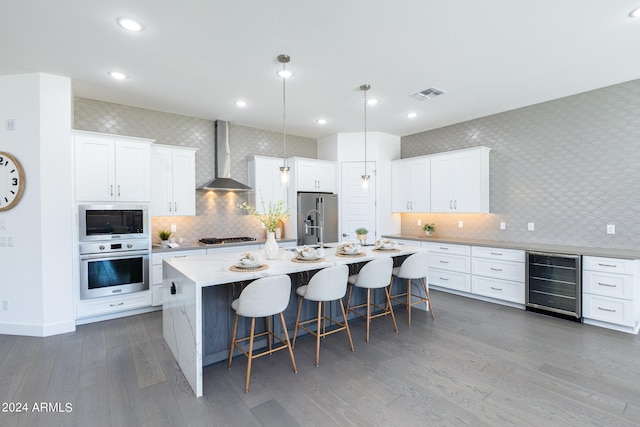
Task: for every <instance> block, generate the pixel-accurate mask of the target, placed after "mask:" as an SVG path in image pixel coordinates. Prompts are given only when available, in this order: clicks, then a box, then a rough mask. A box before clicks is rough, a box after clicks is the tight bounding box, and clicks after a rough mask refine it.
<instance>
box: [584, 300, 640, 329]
mask: <svg viewBox="0 0 640 427" xmlns="http://www.w3.org/2000/svg"><path fill="white" fill-rule="evenodd" d="M582 315H583V316H584V317H586V318H589V319H594V320H601V321H603V322H609V323H615V324H617V325H622V326H631V327H633V326H634V319H633V302H632V301H627V300H621V299H615V298H609V297H602V296H596V295H590V294H585V295H584V296H583V301H582Z"/></svg>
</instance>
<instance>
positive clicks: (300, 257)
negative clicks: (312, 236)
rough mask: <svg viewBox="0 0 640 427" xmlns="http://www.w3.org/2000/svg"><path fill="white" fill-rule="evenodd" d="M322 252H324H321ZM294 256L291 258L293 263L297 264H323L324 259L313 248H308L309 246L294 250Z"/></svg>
mask: <svg viewBox="0 0 640 427" xmlns="http://www.w3.org/2000/svg"><path fill="white" fill-rule="evenodd" d="M322 251H323V252H324V250H322ZM295 253H296V256H294V257H293V258H291V261H293V262H299V263H315V262H323V261H324V257H323V256H321V253H320V252H319V251H318V250H317V249H314V248H310V247H309V246H303V247H302V248H296V249H295Z"/></svg>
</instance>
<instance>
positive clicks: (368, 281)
mask: <svg viewBox="0 0 640 427" xmlns="http://www.w3.org/2000/svg"><path fill="white" fill-rule="evenodd" d="M392 270H393V260H392V259H391V257H385V258H378V259H374V260H373V261H369V262H368V263H366V264H365V265H364V266H363V267H362V268H361V269H360V272H359V273H358V279H357V280H356V283H355V285H356V286H358V287H361V288H372V289H373V288H383V287H385V286H387V285H388V284H389V282H390V281H391V271H392Z"/></svg>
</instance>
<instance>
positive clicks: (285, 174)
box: [278, 53, 291, 187]
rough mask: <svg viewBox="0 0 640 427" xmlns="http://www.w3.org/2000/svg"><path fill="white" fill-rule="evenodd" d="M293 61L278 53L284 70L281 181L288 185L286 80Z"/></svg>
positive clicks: (280, 72) (280, 73)
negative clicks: (288, 66)
mask: <svg viewBox="0 0 640 427" xmlns="http://www.w3.org/2000/svg"><path fill="white" fill-rule="evenodd" d="M289 61H291V58H290V57H289V55H286V54H284V53H283V54H281V55H278V62H279V63H281V64H282V70H280V71H279V72H278V75H279V76H280V77H282V166H280V182H281V184H282V185H283V186H285V187H286V186H287V185H288V183H289V169H290V168H289V166H287V157H286V155H285V153H286V149H287V128H286V123H287V98H286V93H287V92H286V86H285V80H286V79H287V77H290V76H291V72H290V71H287V64H288V63H289Z"/></svg>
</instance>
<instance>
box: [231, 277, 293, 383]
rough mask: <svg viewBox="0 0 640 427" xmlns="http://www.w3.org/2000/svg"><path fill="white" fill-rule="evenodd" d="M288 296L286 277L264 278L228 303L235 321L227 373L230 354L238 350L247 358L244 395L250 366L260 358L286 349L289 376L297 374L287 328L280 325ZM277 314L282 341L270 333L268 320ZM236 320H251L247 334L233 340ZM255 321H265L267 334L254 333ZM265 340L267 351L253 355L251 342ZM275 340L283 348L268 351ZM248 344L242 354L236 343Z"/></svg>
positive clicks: (289, 289)
mask: <svg viewBox="0 0 640 427" xmlns="http://www.w3.org/2000/svg"><path fill="white" fill-rule="evenodd" d="M290 294H291V278H290V277H289V276H286V275H281V276H271V277H264V278H261V279H258V280H254V281H253V282H251V283H249V284H248V285H247V286H246V287H245V288H244V289H243V290H242V292H241V293H240V296H239V297H238V299H236V300H234V301H233V302H232V303H231V308H233V309H234V310H235V311H236V320H235V322H234V323H233V336H232V339H231V350H229V365H228V367H229V369H231V361H232V360H233V351H234V349H235V348H238V350H240V351H241V352H242V354H244V355H245V356H247V379H246V382H245V389H244V392H245V393H249V380H250V379H251V362H252V361H253V359H256V358H258V357H260V356H264V355H266V354H272V353H275V352H276V351H278V350H283V349H285V348H286V349H288V350H289V356H291V364H292V365H293V372H294V373H295V372H298V368H297V367H296V361H295V359H294V357H293V350H292V348H291V343H290V342H289V334H288V333H287V325H286V323H285V321H284V315H283V314H282V313H283V311H284V310H285V309H286V308H287V306H288V305H289V295H290ZM276 314H280V321H281V322H282V330H283V332H284V339H282V338H281V337H279V336H278V335H276V334H275V333H273V332H272V331H271V326H270V325H271V316H273V315H276ZM238 316H244V317H251V332H250V334H249V336H248V337H244V338H236V334H237V332H238ZM256 317H265V318H266V320H267V331H266V332H261V333H259V334H256V333H255V327H256ZM262 336H267V339H268V342H269V349H268V350H265V351H263V352H261V353H258V354H254V353H253V342H254V340H255V339H256V338H258V337H262ZM273 339H276V340H278V341H280V342H281V343H282V344H283V345H281V346H279V347H276V348H272V344H271V342H272V340H273ZM247 340H249V350H248V351H246V350H245V349H244V348H242V347H241V346H240V345H239V343H240V342H243V341H247Z"/></svg>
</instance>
